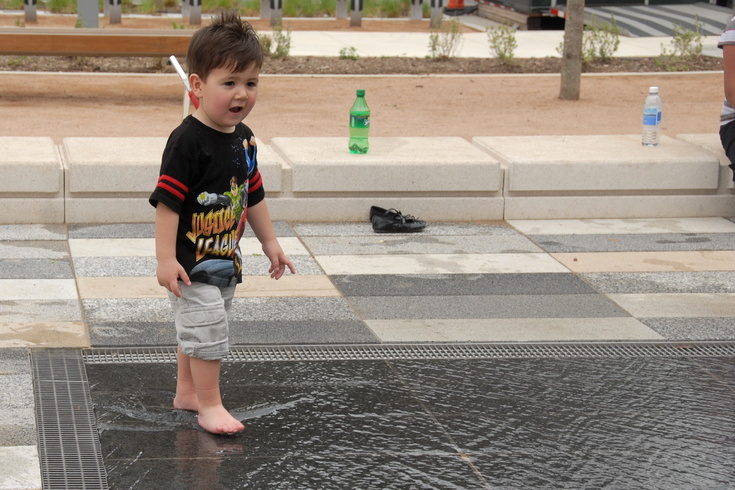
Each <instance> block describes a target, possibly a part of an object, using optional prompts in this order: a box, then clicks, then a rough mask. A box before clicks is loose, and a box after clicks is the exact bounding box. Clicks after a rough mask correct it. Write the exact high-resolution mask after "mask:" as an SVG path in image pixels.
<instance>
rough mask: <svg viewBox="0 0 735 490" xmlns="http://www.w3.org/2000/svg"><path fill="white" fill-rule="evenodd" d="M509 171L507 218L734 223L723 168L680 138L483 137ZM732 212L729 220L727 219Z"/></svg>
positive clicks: (481, 141)
mask: <svg viewBox="0 0 735 490" xmlns="http://www.w3.org/2000/svg"><path fill="white" fill-rule="evenodd" d="M473 142H474V143H475V144H477V145H478V146H479V147H481V148H483V149H485V150H486V151H488V152H489V153H490V154H492V155H494V156H495V157H497V158H498V160H500V162H501V163H502V165H503V168H504V169H505V182H504V196H505V218H506V219H556V218H640V217H671V216H678V217H683V216H713V215H716V216H729V215H732V205H731V201H732V199H726V197H727V196H723V195H722V194H718V187H719V182H720V162H719V160H718V159H717V157H715V156H714V155H713V154H712V153H710V152H708V151H705V150H703V149H702V148H701V147H699V146H696V145H694V144H691V143H688V142H686V141H683V140H680V139H674V138H669V137H666V136H662V137H661V144H660V145H659V146H657V147H655V148H646V147H642V146H641V142H640V135H603V136H535V137H527V136H514V137H478V138H474V139H473ZM720 213H725V214H720Z"/></svg>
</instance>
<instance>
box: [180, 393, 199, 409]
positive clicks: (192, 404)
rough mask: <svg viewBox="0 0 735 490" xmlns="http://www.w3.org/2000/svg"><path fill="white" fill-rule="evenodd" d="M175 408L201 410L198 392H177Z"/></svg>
mask: <svg viewBox="0 0 735 490" xmlns="http://www.w3.org/2000/svg"><path fill="white" fill-rule="evenodd" d="M174 408H175V409H176V410H189V411H190V412H198V411H199V398H197V395H196V393H191V394H180V395H179V394H177V395H176V397H175V398H174Z"/></svg>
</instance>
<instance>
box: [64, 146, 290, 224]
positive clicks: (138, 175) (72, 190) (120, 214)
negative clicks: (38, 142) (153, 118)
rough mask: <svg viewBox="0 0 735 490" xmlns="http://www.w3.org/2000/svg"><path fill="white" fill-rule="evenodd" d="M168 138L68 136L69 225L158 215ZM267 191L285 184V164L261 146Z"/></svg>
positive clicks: (141, 219)
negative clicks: (155, 198) (153, 198)
mask: <svg viewBox="0 0 735 490" xmlns="http://www.w3.org/2000/svg"><path fill="white" fill-rule="evenodd" d="M165 146H166V138H132V137H125V138H106V137H102V138H85V137H78V138H64V140H63V145H62V153H63V155H64V162H65V169H66V174H67V178H66V191H65V197H66V222H67V223H104V222H109V223H137V222H150V221H153V219H154V208H153V207H152V206H151V205H150V204H148V197H149V196H150V194H151V192H152V191H153V189H154V188H155V186H156V182H157V181H158V175H159V172H160V168H161V155H162V153H163V149H164V148H165ZM258 165H259V168H260V171H261V174H262V175H263V179H264V181H265V182H266V189H267V190H268V191H269V192H275V193H278V192H280V191H281V185H282V177H281V176H282V169H281V166H282V162H281V160H280V158H279V157H278V156H277V155H276V154H275V153H273V151H272V150H271V149H270V148H268V147H267V146H265V145H263V144H262V143H259V144H258Z"/></svg>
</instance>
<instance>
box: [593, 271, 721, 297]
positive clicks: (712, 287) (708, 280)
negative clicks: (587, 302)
mask: <svg viewBox="0 0 735 490" xmlns="http://www.w3.org/2000/svg"><path fill="white" fill-rule="evenodd" d="M581 277H583V278H584V280H586V281H587V282H589V283H590V284H591V285H592V286H593V287H594V288H595V289H597V290H598V291H600V292H601V293H603V294H646V293H735V272H615V273H612V272H610V273H591V274H582V275H581Z"/></svg>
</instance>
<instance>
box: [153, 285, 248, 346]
mask: <svg viewBox="0 0 735 490" xmlns="http://www.w3.org/2000/svg"><path fill="white" fill-rule="evenodd" d="M179 286H180V287H181V294H182V297H181V298H178V297H176V296H175V295H174V294H173V293H171V292H169V293H168V296H169V298H170V300H171V306H172V307H173V310H174V323H175V324H176V340H177V342H178V343H179V346H180V347H181V352H183V353H184V354H186V355H187V356H189V357H196V358H199V359H205V360H208V361H214V360H219V359H223V358H224V357H226V356H227V354H229V352H230V344H229V341H228V336H229V322H228V319H227V317H228V315H229V313H230V307H231V306H232V298H233V297H234V296H235V286H234V285H233V286H229V287H225V288H220V287H218V286H212V285H211V284H204V283H201V282H192V283H191V286H187V285H186V284H184V283H182V282H179Z"/></svg>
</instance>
